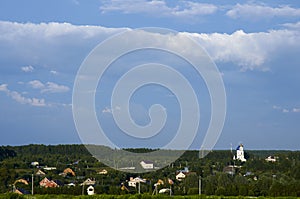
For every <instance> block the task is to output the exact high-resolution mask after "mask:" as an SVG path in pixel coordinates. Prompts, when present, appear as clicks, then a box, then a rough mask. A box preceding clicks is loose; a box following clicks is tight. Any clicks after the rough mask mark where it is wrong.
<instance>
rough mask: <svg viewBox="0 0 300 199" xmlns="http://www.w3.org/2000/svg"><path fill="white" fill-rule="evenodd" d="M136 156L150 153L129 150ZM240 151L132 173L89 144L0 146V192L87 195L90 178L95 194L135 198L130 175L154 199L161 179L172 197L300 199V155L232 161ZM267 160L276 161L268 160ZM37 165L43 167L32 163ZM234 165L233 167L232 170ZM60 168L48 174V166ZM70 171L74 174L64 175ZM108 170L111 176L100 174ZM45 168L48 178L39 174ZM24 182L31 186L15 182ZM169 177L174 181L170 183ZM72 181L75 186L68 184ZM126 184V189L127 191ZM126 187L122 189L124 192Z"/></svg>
mask: <svg viewBox="0 0 300 199" xmlns="http://www.w3.org/2000/svg"><path fill="white" fill-rule="evenodd" d="M127 150H130V151H132V152H136V153H143V152H149V151H151V150H149V149H127ZM234 153H235V151H233V152H231V151H230V150H228V151H225V150H224V151H222V150H217V151H212V152H210V153H209V154H208V155H207V156H206V157H205V158H202V159H200V158H199V151H186V152H185V153H184V154H183V155H182V156H181V157H180V158H179V159H178V160H176V161H175V162H174V163H172V164H170V165H169V166H167V167H165V168H162V169H160V170H157V171H153V172H147V173H143V174H132V173H126V172H121V171H118V170H114V169H112V168H109V167H107V166H105V165H104V164H103V163H101V162H99V161H98V160H97V159H95V158H94V157H93V156H92V155H91V154H90V153H89V152H88V150H87V149H86V148H85V146H84V145H55V146H46V145H27V146H2V147H0V193H8V192H11V191H12V190H15V189H20V190H25V192H26V193H31V185H32V184H31V181H32V177H33V188H34V194H66V195H82V194H87V193H86V187H83V186H80V184H81V183H83V182H84V181H85V180H86V179H87V178H90V179H92V180H94V181H95V185H94V188H95V193H97V194H114V195H124V194H125V195H129V194H131V195H133V194H136V193H138V188H134V187H129V186H128V181H129V179H130V177H138V176H139V177H141V178H143V179H146V182H145V183H141V184H140V191H141V193H143V194H148V195H152V194H153V193H154V192H155V191H154V184H155V183H157V182H158V180H159V179H160V180H162V181H163V182H164V184H161V185H158V189H159V190H160V189H163V188H171V190H172V195H196V194H198V193H199V180H200V179H201V194H203V195H206V196H209V195H217V196H218V195H219V196H298V197H300V152H299V151H247V150H246V152H245V153H246V154H245V157H246V158H247V161H246V162H240V161H233V155H234ZM268 156H274V157H276V161H275V162H268V161H266V160H265V159H266V158H267V157H268ZM33 162H38V163H39V164H38V165H34V164H32V163H33ZM229 165H231V167H229ZM47 167H48V168H49V167H52V168H55V169H53V170H46V169H45V168H47ZM184 167H188V168H189V172H188V173H187V175H186V177H185V178H184V179H183V180H182V181H178V180H176V175H177V174H178V171H179V170H183V169H184ZM66 168H70V169H71V170H72V171H74V173H75V175H71V174H70V173H67V174H66V175H61V174H62V172H63V171H64V170H65V169H66ZM103 169H105V170H106V171H107V173H105V174H101V173H99V172H100V171H103ZM39 170H41V171H43V172H44V174H43V175H40V174H39V175H38V174H37V172H38V171H39ZM45 177H47V178H48V179H49V180H53V181H55V182H56V183H57V184H59V186H57V187H56V188H44V187H41V186H40V184H39V182H40V181H41V180H42V179H44V178H45ZM19 179H24V180H26V181H27V182H28V183H29V184H28V185H27V184H24V183H20V182H16V180H19ZM168 179H172V181H173V183H171V184H168ZM70 183H73V184H74V185H75V186H69V185H70ZM123 185H124V186H125V187H126V189H124V188H122V186H123ZM121 188H122V189H121Z"/></svg>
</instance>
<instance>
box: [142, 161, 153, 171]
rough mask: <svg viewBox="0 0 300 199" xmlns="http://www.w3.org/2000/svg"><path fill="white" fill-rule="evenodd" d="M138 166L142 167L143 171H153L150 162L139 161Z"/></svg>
mask: <svg viewBox="0 0 300 199" xmlns="http://www.w3.org/2000/svg"><path fill="white" fill-rule="evenodd" d="M140 165H141V166H142V167H143V169H154V163H153V162H150V161H144V160H143V161H141V162H140Z"/></svg>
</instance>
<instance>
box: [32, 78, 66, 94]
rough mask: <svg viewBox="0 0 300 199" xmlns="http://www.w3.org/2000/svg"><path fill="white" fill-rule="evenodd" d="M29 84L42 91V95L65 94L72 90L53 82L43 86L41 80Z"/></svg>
mask: <svg viewBox="0 0 300 199" xmlns="http://www.w3.org/2000/svg"><path fill="white" fill-rule="evenodd" d="M28 84H29V85H30V86H31V87H32V88H34V89H41V93H64V92H68V91H69V90H70V88H69V87H67V86H64V85H59V84H56V83H53V82H47V83H46V84H43V83H42V82H41V81H39V80H32V81H30V82H28Z"/></svg>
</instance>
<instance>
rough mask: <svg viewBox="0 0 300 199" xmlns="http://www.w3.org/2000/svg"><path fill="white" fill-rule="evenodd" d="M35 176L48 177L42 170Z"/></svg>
mask: <svg viewBox="0 0 300 199" xmlns="http://www.w3.org/2000/svg"><path fill="white" fill-rule="evenodd" d="M35 175H37V176H44V175H46V174H45V172H43V171H41V170H38V171H37V172H36V173H35Z"/></svg>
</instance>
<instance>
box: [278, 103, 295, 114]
mask: <svg viewBox="0 0 300 199" xmlns="http://www.w3.org/2000/svg"><path fill="white" fill-rule="evenodd" d="M273 109H274V110H279V111H281V112H282V113H300V108H292V109H288V108H282V107H281V106H276V105H274V106H273Z"/></svg>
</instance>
